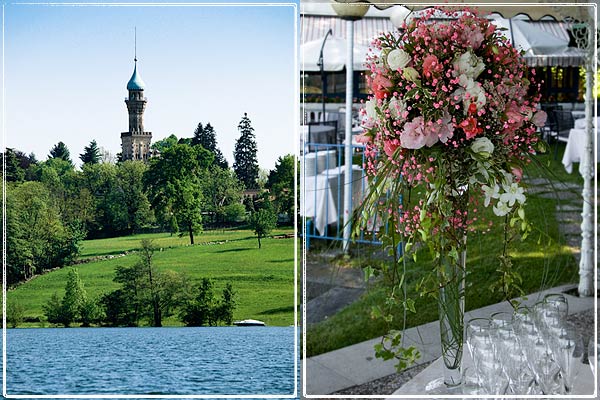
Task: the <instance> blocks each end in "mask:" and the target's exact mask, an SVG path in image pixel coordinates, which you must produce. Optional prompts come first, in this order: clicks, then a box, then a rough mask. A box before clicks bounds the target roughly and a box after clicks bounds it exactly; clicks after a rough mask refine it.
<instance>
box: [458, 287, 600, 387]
mask: <svg viewBox="0 0 600 400" xmlns="http://www.w3.org/2000/svg"><path fill="white" fill-rule="evenodd" d="M567 314H568V304H567V301H566V299H565V297H564V296H563V295H562V294H549V295H547V296H545V297H544V299H543V300H542V301H540V302H538V303H536V304H535V305H534V306H533V307H520V308H518V309H516V310H515V311H514V312H512V313H507V312H499V313H495V314H492V315H491V316H490V317H489V318H475V319H471V320H470V321H468V323H467V325H466V338H467V347H468V348H469V351H470V353H471V356H472V359H473V367H474V368H473V369H474V372H475V378H476V381H477V382H476V383H477V387H478V390H479V391H480V393H483V394H501V395H503V394H515V395H530V394H531V395H539V394H542V395H550V394H569V393H571V392H572V390H573V383H574V381H575V378H576V377H577V373H578V371H579V364H581V363H582V362H583V361H584V357H583V355H584V343H583V339H582V336H581V334H580V333H579V332H578V330H577V329H576V328H575V327H574V326H573V325H572V324H570V323H569V322H567V320H566V317H567ZM589 347H590V348H591V350H590V349H589V350H588V353H589V354H592V352H594V351H595V350H594V349H595V346H589ZM593 354H596V353H593ZM594 357H595V356H590V360H593V359H594ZM593 364H594V363H593V362H591V361H590V365H593ZM592 369H593V366H592ZM592 372H593V370H592Z"/></svg>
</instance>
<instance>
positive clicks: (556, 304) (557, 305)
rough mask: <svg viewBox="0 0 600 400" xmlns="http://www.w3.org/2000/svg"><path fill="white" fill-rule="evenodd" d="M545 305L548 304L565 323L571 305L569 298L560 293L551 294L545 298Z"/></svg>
mask: <svg viewBox="0 0 600 400" xmlns="http://www.w3.org/2000/svg"><path fill="white" fill-rule="evenodd" d="M544 303H546V304H547V305H548V306H549V307H551V308H552V309H553V310H555V311H556V312H558V314H559V315H560V318H561V319H562V320H563V321H564V320H565V319H566V318H567V315H568V314H569V303H567V298H566V297H565V296H564V295H562V294H560V293H550V294H547V295H546V296H544Z"/></svg>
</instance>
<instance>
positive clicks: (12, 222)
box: [6, 182, 83, 284]
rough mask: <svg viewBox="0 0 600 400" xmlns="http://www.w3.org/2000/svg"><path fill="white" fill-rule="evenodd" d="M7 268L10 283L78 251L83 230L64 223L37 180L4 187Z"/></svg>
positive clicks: (59, 263) (62, 261) (59, 264)
mask: <svg viewBox="0 0 600 400" xmlns="http://www.w3.org/2000/svg"><path fill="white" fill-rule="evenodd" d="M6 217H7V220H6V229H7V236H6V264H7V265H6V269H7V281H8V283H9V284H12V283H15V282H18V281H20V280H25V279H29V278H31V277H32V276H33V275H34V274H36V273H40V272H42V271H44V270H47V269H52V268H56V267H62V266H64V265H66V264H69V263H70V262H72V261H73V260H74V258H75V257H76V256H77V255H78V252H79V247H78V242H79V240H81V239H82V238H83V233H82V232H81V230H80V229H79V227H78V226H77V225H75V224H70V225H66V224H65V223H63V220H64V218H63V217H62V216H61V212H60V210H59V207H58V206H57V204H56V202H55V201H53V199H52V197H51V193H50V192H49V190H48V189H47V188H46V186H45V185H44V184H42V183H40V182H24V183H22V184H11V185H8V187H7V197H6Z"/></svg>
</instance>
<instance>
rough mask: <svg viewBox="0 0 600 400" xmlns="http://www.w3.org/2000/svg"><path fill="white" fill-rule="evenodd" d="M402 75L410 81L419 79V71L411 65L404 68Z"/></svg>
mask: <svg viewBox="0 0 600 400" xmlns="http://www.w3.org/2000/svg"><path fill="white" fill-rule="evenodd" d="M402 76H404V78H406V80H408V81H410V82H417V81H418V80H419V72H418V71H417V70H416V69H414V68H412V67H408V68H404V70H403V71H402Z"/></svg>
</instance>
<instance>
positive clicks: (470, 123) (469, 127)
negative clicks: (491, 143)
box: [458, 117, 483, 140]
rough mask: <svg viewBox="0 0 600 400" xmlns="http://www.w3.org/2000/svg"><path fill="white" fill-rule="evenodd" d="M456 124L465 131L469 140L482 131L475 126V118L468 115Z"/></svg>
mask: <svg viewBox="0 0 600 400" xmlns="http://www.w3.org/2000/svg"><path fill="white" fill-rule="evenodd" d="M458 126H460V127H461V128H462V130H463V131H465V135H467V139H469V140H470V139H473V138H474V137H475V136H477V135H479V134H480V133H482V132H483V129H482V128H479V127H478V126H477V120H476V119H475V118H473V117H468V118H467V119H465V120H464V121H463V122H461V123H460V124H459V125H458Z"/></svg>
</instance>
